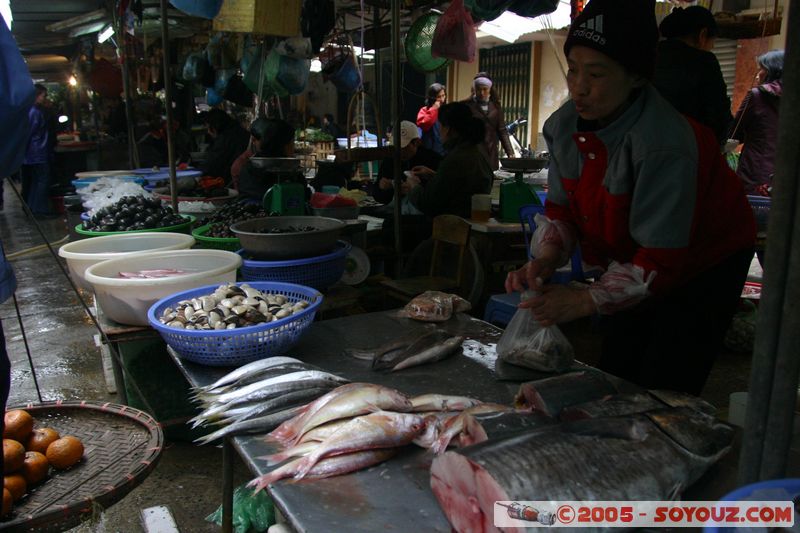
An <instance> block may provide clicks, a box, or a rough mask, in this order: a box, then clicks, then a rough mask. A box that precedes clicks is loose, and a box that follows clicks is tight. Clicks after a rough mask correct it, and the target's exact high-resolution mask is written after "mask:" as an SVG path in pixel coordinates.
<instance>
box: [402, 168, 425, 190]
mask: <svg viewBox="0 0 800 533" xmlns="http://www.w3.org/2000/svg"><path fill="white" fill-rule="evenodd" d="M412 172H413V171H412ZM421 183H422V181H420V179H419V176H417V175H416V174H411V175H410V176H408V177H407V178H406V181H404V182H403V190H404V191H405V192H408V191H410V190H411V189H413V188H414V187H416V186H417V185H420V184H421Z"/></svg>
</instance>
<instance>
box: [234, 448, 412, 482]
mask: <svg viewBox="0 0 800 533" xmlns="http://www.w3.org/2000/svg"><path fill="white" fill-rule="evenodd" d="M398 451H399V450H398V449H396V448H386V449H383V450H364V451H360V452H355V453H348V454H346V455H336V456H334V457H326V458H325V459H323V460H321V461H320V462H318V463H317V464H316V465H314V468H312V469H311V470H310V471H309V472H308V473H307V474H306V476H305V479H322V478H326V477H332V476H338V475H341V474H347V473H349V472H355V471H357V470H362V469H364V468H368V467H370V466H373V465H376V464H378V463H382V462H384V461H386V460H387V459H391V458H392V457H394V456H395V455H396V454H397V452H398ZM304 459H305V458H304V457H301V458H299V459H295V460H294V461H292V462H289V463H286V464H285V465H283V466H280V467H278V468H276V469H275V470H273V471H272V472H269V473H267V474H264V475H263V476H261V477H257V478H256V479H254V480H252V481H251V482H250V483H248V484H247V486H248V487H255V488H256V492H257V491H259V490H261V489H263V488H265V487H266V486H268V485H269V484H270V483H273V482H275V481H277V480H279V479H283V478H285V477H291V476H293V475H294V473H295V471H296V470H297V464H298V463H300V462H301V461H303V460H304Z"/></svg>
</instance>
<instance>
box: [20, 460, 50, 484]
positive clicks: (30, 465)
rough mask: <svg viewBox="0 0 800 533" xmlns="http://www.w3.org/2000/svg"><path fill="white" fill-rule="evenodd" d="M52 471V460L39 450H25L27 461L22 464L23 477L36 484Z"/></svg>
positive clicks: (27, 481) (28, 482) (29, 482)
mask: <svg viewBox="0 0 800 533" xmlns="http://www.w3.org/2000/svg"><path fill="white" fill-rule="evenodd" d="M49 472H50V462H49V461H48V460H47V457H45V456H44V454H41V453H39V452H25V463H24V464H23V465H22V472H20V473H21V474H22V477H24V478H25V482H26V483H27V484H28V485H29V486H30V485H36V484H37V483H39V482H40V481H42V480H43V479H44V478H46V477H47V474H48V473H49Z"/></svg>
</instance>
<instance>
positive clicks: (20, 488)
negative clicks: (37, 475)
mask: <svg viewBox="0 0 800 533" xmlns="http://www.w3.org/2000/svg"><path fill="white" fill-rule="evenodd" d="M3 488H6V489H8V492H10V493H11V498H12V499H13V500H14V501H17V500H19V499H20V498H22V497H23V496H25V493H26V492H28V484H27V483H25V478H24V477H22V476H21V475H19V474H11V475H10V476H6V477H4V478H3Z"/></svg>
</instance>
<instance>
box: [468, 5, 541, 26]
mask: <svg viewBox="0 0 800 533" xmlns="http://www.w3.org/2000/svg"><path fill="white" fill-rule="evenodd" d="M525 1H526V2H529V0H525ZM512 2H513V0H464V5H465V6H466V8H467V9H469V12H470V14H472V19H473V21H474V22H477V21H478V20H494V19H496V18H497V17H499V16H500V15H502V14H503V12H504V11H505V10H506V9H508V6H510V5H511V3H512Z"/></svg>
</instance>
